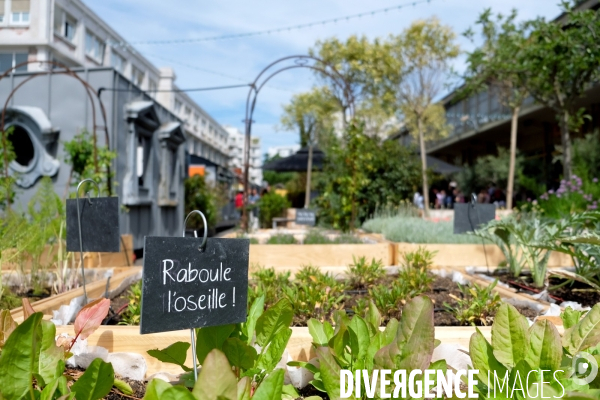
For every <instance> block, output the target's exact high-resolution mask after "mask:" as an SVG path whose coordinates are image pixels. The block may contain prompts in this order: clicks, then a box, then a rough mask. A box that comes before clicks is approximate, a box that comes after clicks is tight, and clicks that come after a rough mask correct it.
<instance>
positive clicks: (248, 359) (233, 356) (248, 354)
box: [223, 329, 291, 369]
mask: <svg viewBox="0 0 600 400" xmlns="http://www.w3.org/2000/svg"><path fill="white" fill-rule="evenodd" d="M290 330H291V329H290ZM223 353H225V356H226V357H227V360H229V364H231V365H232V366H233V367H237V368H242V369H250V368H252V367H253V366H254V362H255V361H256V357H257V354H256V349H255V348H254V347H252V346H249V345H247V344H246V343H245V342H242V341H241V340H240V339H238V338H236V337H234V338H229V339H227V340H226V341H225V342H224V343H223Z"/></svg>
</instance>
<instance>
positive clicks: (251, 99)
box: [242, 55, 354, 231]
mask: <svg viewBox="0 0 600 400" xmlns="http://www.w3.org/2000/svg"><path fill="white" fill-rule="evenodd" d="M286 63H292V64H291V65H285V64H286ZM296 68H307V69H311V70H313V71H316V72H319V73H321V74H323V75H325V76H327V77H329V78H331V79H332V80H333V84H334V85H335V86H337V87H339V88H340V89H342V91H343V95H344V100H345V104H342V111H343V112H344V115H343V119H344V120H345V119H346V115H345V113H346V111H348V113H349V114H350V116H354V96H353V94H352V90H351V88H350V85H349V84H348V82H347V81H346V79H345V78H344V76H343V75H342V74H341V73H340V72H339V71H338V70H337V69H335V67H334V66H332V65H331V64H328V63H326V62H325V61H323V60H322V59H320V58H317V57H314V56H311V55H294V56H287V57H283V58H280V59H278V60H275V61H273V62H272V63H270V64H269V65H267V66H266V67H265V68H263V69H262V71H260V72H259V74H258V75H257V76H256V78H255V79H254V81H253V82H252V84H250V90H249V91H248V97H247V98H246V118H245V119H244V122H245V140H244V195H243V206H242V227H243V228H244V230H246V231H247V230H248V210H247V208H246V205H247V204H248V191H249V186H250V180H249V174H250V138H251V134H252V116H253V114H254V109H255V107H256V100H257V98H258V94H259V93H260V91H261V89H262V88H263V87H264V86H265V84H266V83H267V82H268V81H269V80H271V78H273V77H274V76H276V75H278V74H279V73H281V72H283V71H288V70H292V69H296ZM271 71H272V72H271Z"/></svg>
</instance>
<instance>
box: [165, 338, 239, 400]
mask: <svg viewBox="0 0 600 400" xmlns="http://www.w3.org/2000/svg"><path fill="white" fill-rule="evenodd" d="M192 393H193V394H194V396H196V397H197V398H198V399H199V400H219V399H221V398H222V399H229V400H236V399H237V379H236V377H235V375H234V373H233V371H231V366H230V365H229V362H228V361H227V357H226V356H225V354H223V352H222V351H220V350H217V349H215V350H212V351H211V352H210V353H208V355H207V356H206V358H205V359H204V363H203V364H202V370H201V371H200V375H199V376H198V382H196V384H195V385H194V390H193V391H192ZM162 399H163V397H161V400H162Z"/></svg>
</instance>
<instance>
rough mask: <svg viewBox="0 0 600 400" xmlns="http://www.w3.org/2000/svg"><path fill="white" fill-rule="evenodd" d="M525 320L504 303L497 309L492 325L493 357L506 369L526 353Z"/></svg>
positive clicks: (513, 308) (515, 310) (521, 358)
mask: <svg viewBox="0 0 600 400" xmlns="http://www.w3.org/2000/svg"><path fill="white" fill-rule="evenodd" d="M528 325H529V324H528V323H527V319H526V318H525V317H524V316H523V315H521V314H520V313H519V311H517V309H516V308H515V307H514V306H512V305H510V304H508V303H504V304H502V305H501V306H500V308H499V309H498V312H497V313H496V317H495V318H494V324H493V325H492V347H493V348H494V356H495V357H496V359H497V360H498V361H500V362H501V363H502V364H504V365H505V366H506V367H508V368H512V367H514V366H515V365H517V363H518V362H519V361H521V360H524V359H525V354H526V353H527V347H528V346H527V344H528V342H529V341H528V338H527V336H528V335H527V333H528V332H527V328H528Z"/></svg>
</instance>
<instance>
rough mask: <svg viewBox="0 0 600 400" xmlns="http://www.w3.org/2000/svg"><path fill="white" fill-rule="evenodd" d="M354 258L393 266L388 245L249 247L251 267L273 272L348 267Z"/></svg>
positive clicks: (393, 258)
mask: <svg viewBox="0 0 600 400" xmlns="http://www.w3.org/2000/svg"><path fill="white" fill-rule="evenodd" d="M353 257H356V258H358V257H366V258H367V260H371V259H372V258H375V259H377V260H381V261H382V262H383V265H394V261H395V249H394V247H393V246H392V245H391V244H389V243H376V244H305V245H297V244H279V245H274V244H251V245H250V265H253V264H254V265H260V266H263V267H274V268H279V267H283V268H298V267H301V266H304V265H313V266H315V267H330V266H339V265H343V266H347V265H349V264H352V263H353V262H354V259H353Z"/></svg>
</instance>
